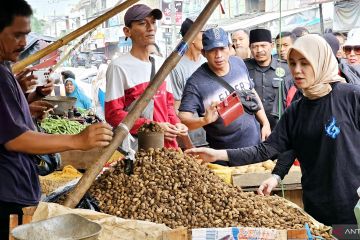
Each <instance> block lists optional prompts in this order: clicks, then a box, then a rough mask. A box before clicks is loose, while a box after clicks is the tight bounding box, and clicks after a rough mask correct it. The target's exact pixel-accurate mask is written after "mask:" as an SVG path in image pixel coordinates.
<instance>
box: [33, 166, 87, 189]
mask: <svg viewBox="0 0 360 240" xmlns="http://www.w3.org/2000/svg"><path fill="white" fill-rule="evenodd" d="M81 176H82V174H81V173H80V172H79V171H78V170H76V169H75V168H73V167H72V166H70V165H68V166H65V167H64V168H63V170H62V171H55V172H53V173H51V174H49V175H46V176H39V178H40V185H41V192H42V193H43V194H45V195H49V194H50V193H52V192H53V191H55V190H56V189H57V188H59V187H62V186H64V185H65V184H67V183H68V182H70V181H72V180H74V179H76V178H80V177H81Z"/></svg>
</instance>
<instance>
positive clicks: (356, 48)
mask: <svg viewBox="0 0 360 240" xmlns="http://www.w3.org/2000/svg"><path fill="white" fill-rule="evenodd" d="M343 50H344V53H345V54H350V53H351V51H352V50H354V53H355V54H356V55H360V45H355V46H343Z"/></svg>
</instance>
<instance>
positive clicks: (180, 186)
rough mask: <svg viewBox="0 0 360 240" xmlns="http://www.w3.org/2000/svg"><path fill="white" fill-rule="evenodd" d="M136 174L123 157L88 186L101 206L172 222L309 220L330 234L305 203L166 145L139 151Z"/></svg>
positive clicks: (286, 225)
mask: <svg viewBox="0 0 360 240" xmlns="http://www.w3.org/2000/svg"><path fill="white" fill-rule="evenodd" d="M136 159H137V160H136V162H135V168H134V174H133V175H131V176H128V175H126V174H124V165H123V163H122V162H120V163H119V164H118V165H116V166H115V168H114V169H112V170H111V171H108V172H105V173H104V174H103V175H102V176H100V177H99V178H98V179H97V180H96V182H95V183H94V184H93V186H92V187H91V189H90V193H91V195H92V196H93V197H95V199H96V200H97V201H98V202H99V207H100V209H101V211H102V212H105V213H108V214H112V215H116V216H119V217H123V218H131V219H139V220H148V221H152V222H156V223H164V224H166V225H167V226H169V227H171V228H176V227H179V226H185V227H188V228H199V227H202V228H206V227H228V226H246V227H267V228H275V229H300V228H303V227H304V224H305V223H309V224H310V226H311V230H312V232H313V233H314V234H316V235H322V236H323V237H329V235H328V233H327V232H326V231H327V230H328V229H327V228H325V227H324V226H323V225H321V224H320V225H315V224H314V221H312V220H311V219H310V217H309V216H308V215H306V214H304V213H303V212H302V210H301V209H299V208H296V207H293V206H292V205H290V204H288V202H287V201H286V200H285V199H283V198H280V197H277V196H267V197H264V196H258V195H255V194H254V193H245V192H241V190H240V189H239V188H237V187H234V186H230V185H227V184H226V183H224V182H223V181H222V180H221V179H219V178H218V177H217V176H216V175H215V174H214V173H213V172H211V171H210V170H209V169H207V168H206V167H204V166H201V165H199V164H198V163H197V162H196V161H195V160H194V158H192V157H190V156H186V155H183V154H182V153H181V152H178V151H175V150H168V149H162V150H161V149H155V150H154V149H149V150H148V151H147V152H145V151H139V152H138V153H137V156H136Z"/></svg>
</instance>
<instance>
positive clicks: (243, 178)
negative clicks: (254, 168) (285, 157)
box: [232, 171, 304, 209]
mask: <svg viewBox="0 0 360 240" xmlns="http://www.w3.org/2000/svg"><path fill="white" fill-rule="evenodd" d="M270 176H271V173H241V174H233V176H232V181H233V185H235V186H239V187H241V188H242V189H243V191H248V192H249V191H254V192H255V191H257V189H258V188H259V186H260V184H261V183H262V182H263V181H264V180H266V179H268V178H269V177H270ZM282 187H283V189H284V197H285V198H286V199H288V200H289V201H291V202H293V203H295V204H297V205H298V206H299V207H301V208H303V209H304V204H303V201H302V187H301V172H298V171H290V172H289V174H288V175H286V176H285V178H284V180H283V181H282ZM273 194H276V195H278V196H282V188H281V185H279V186H277V187H276V188H275V189H274V190H273Z"/></svg>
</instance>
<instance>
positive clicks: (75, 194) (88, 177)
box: [64, 0, 221, 208]
mask: <svg viewBox="0 0 360 240" xmlns="http://www.w3.org/2000/svg"><path fill="white" fill-rule="evenodd" d="M220 2H221V0H210V1H209V2H208V4H207V5H206V7H205V8H204V9H203V11H202V12H201V14H200V15H199V17H198V18H197V19H196V21H195V22H194V24H193V25H192V26H191V28H190V29H189V31H188V32H187V33H186V35H185V36H184V38H183V40H182V41H181V43H180V44H179V45H178V47H177V48H176V49H175V50H174V51H173V52H172V53H171V55H170V56H169V57H168V58H167V59H166V60H165V62H164V64H163V65H162V66H161V68H160V69H159V71H158V72H157V73H156V74H155V76H154V78H153V80H152V81H150V84H149V86H148V87H147V88H146V90H145V92H144V93H143V94H142V95H141V97H140V99H139V101H137V102H136V103H135V105H134V108H133V109H132V110H131V111H130V112H129V114H128V115H127V116H126V117H125V118H124V120H123V121H122V124H124V125H125V126H126V127H127V128H128V129H131V128H132V126H133V125H134V122H135V120H136V119H138V118H139V117H140V114H141V113H142V111H143V110H144V109H145V107H146V106H147V104H148V102H149V101H150V99H151V98H152V97H153V96H154V94H155V92H156V91H157V89H158V88H159V87H160V85H161V84H162V82H163V81H164V79H165V78H166V77H167V76H168V74H169V73H170V71H171V70H172V69H173V68H174V67H175V66H176V64H177V63H178V62H179V61H180V58H181V57H182V56H183V55H184V53H185V50H186V47H187V46H188V45H189V43H191V42H192V41H193V40H194V38H195V36H196V35H197V34H198V33H199V32H200V31H201V29H202V28H203V26H204V25H205V23H206V22H207V20H208V19H209V18H210V16H211V14H212V13H213V11H214V10H215V8H216V7H217V6H218V5H219V3H220ZM127 134H128V132H127V130H125V128H124V127H122V126H121V125H119V126H118V127H116V129H115V131H114V137H113V140H112V141H111V143H110V145H109V146H107V147H106V148H103V149H101V150H99V151H100V152H101V155H100V157H99V159H97V160H96V162H95V163H94V164H93V165H92V166H91V167H90V168H88V169H87V170H86V172H85V173H84V175H83V176H82V177H81V179H80V180H79V182H78V184H77V185H76V186H75V188H74V189H73V190H72V191H71V192H70V194H69V195H68V197H67V198H66V200H65V203H64V205H65V206H67V207H72V208H74V207H75V206H76V205H77V204H78V203H79V201H80V200H81V198H82V197H83V196H84V195H85V193H86V192H87V190H88V189H89V188H90V186H91V185H92V183H93V181H94V180H95V178H96V177H97V176H98V174H99V173H100V172H101V170H102V168H103V166H104V165H105V163H106V161H107V160H108V159H109V158H110V157H111V155H112V154H113V153H114V152H115V150H116V149H117V148H118V146H120V144H121V143H122V141H123V140H124V139H125V137H126V136H127Z"/></svg>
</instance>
